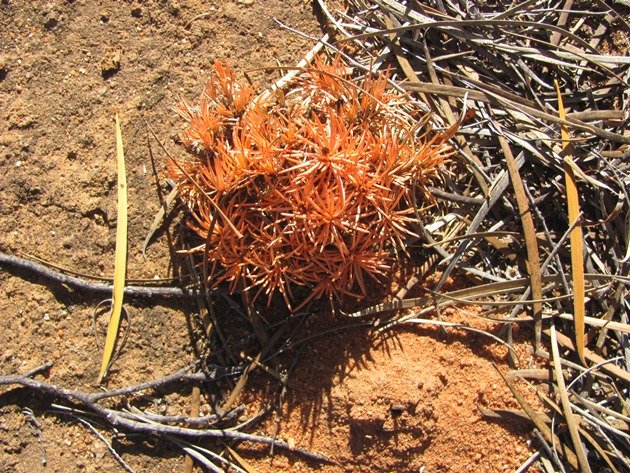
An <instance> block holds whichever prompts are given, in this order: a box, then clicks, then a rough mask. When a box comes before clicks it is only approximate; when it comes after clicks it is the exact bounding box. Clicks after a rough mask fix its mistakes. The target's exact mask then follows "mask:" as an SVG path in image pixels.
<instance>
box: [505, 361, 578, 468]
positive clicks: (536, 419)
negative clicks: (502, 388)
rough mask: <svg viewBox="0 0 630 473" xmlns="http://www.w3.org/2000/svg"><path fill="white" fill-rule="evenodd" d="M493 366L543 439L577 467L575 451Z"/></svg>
mask: <svg viewBox="0 0 630 473" xmlns="http://www.w3.org/2000/svg"><path fill="white" fill-rule="evenodd" d="M495 368H496V369H497V371H498V372H499V375H501V378H503V381H504V382H505V384H507V386H508V388H510V391H512V394H513V395H514V397H515V398H516V400H517V401H518V403H519V404H520V405H521V408H522V409H523V410H524V411H525V412H526V413H527V415H528V416H529V418H530V419H531V420H532V422H533V423H534V425H536V428H537V429H538V430H539V431H540V433H541V434H542V435H543V437H544V438H545V440H546V441H547V442H549V443H551V444H552V445H553V446H554V447H555V448H556V449H558V450H559V451H561V452H562V453H563V454H564V456H565V458H566V459H567V461H568V462H569V464H570V465H571V466H572V467H573V468H575V469H577V468H578V467H579V464H578V460H577V457H576V456H575V453H574V452H573V451H572V450H571V449H569V448H568V447H567V446H566V445H564V444H563V443H561V442H560V440H559V439H558V437H556V436H555V435H554V434H553V432H552V431H551V429H550V428H549V426H548V425H547V422H546V416H544V415H542V414H540V413H538V412H537V411H536V410H535V409H534V408H532V406H531V404H529V402H527V400H526V399H525V398H524V397H523V395H522V394H521V393H520V392H519V391H518V389H516V386H514V383H512V381H510V380H509V379H508V378H507V377H506V376H505V375H504V374H503V372H502V371H501V370H500V369H499V367H498V366H496V365H495Z"/></svg>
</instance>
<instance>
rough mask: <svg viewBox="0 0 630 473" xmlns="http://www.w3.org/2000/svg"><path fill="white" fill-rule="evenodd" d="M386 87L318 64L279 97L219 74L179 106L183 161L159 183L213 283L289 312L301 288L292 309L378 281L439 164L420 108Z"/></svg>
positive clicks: (338, 66) (437, 140)
mask: <svg viewBox="0 0 630 473" xmlns="http://www.w3.org/2000/svg"><path fill="white" fill-rule="evenodd" d="M387 85H388V78H387V76H386V75H381V76H379V77H378V78H370V77H368V78H365V79H363V80H362V81H361V82H360V83H359V84H357V83H355V82H353V81H351V80H350V79H349V74H348V72H347V69H346V67H345V66H344V64H343V63H342V62H341V61H340V60H338V59H335V60H333V61H332V62H326V61H324V60H316V61H315V64H314V66H313V67H312V68H309V69H305V70H304V71H303V72H302V73H301V74H299V75H298V76H297V77H296V78H295V79H293V80H292V81H291V83H290V84H289V86H288V87H287V88H286V89H285V90H284V91H283V92H282V93H279V92H276V94H275V96H274V95H273V94H262V95H260V96H259V97H258V98H255V97H254V93H255V89H254V88H253V87H250V86H248V85H245V84H243V83H239V82H238V81H236V80H235V77H234V74H233V72H232V70H231V69H230V68H228V67H226V66H224V65H222V64H221V63H220V62H217V63H216V64H215V66H214V71H213V74H212V77H211V78H210V80H209V81H208V83H207V85H206V89H205V91H204V93H203V95H202V97H201V101H200V103H199V104H198V105H194V106H193V105H190V104H188V103H186V102H182V103H181V104H180V106H179V111H180V113H181V115H182V116H183V117H184V118H185V120H186V121H187V127H186V129H185V131H184V132H183V133H182V142H183V144H184V145H185V146H186V148H187V150H188V151H189V152H190V154H191V156H192V159H190V160H187V161H184V162H177V163H175V162H172V163H171V164H170V166H169V174H170V177H171V178H173V179H175V180H176V181H177V182H178V188H179V193H180V196H181V197H182V199H183V200H184V201H185V202H186V204H187V206H188V208H189V210H190V213H191V215H192V219H191V220H190V222H189V225H190V226H191V228H192V229H194V230H195V231H196V232H197V233H198V234H199V235H200V236H202V237H203V238H204V239H206V244H205V245H203V246H202V247H199V250H205V251H207V252H208V261H211V262H212V271H211V274H212V276H211V277H212V281H211V282H212V283H213V284H215V285H216V284H219V283H221V282H222V281H229V282H230V283H231V284H230V290H231V291H236V290H247V291H252V293H253V295H254V297H253V299H255V298H257V297H259V296H260V294H261V293H264V294H266V295H267V296H268V301H269V302H270V301H271V298H272V296H273V294H275V293H280V294H282V296H283V297H284V299H285V301H286V303H287V305H288V306H289V307H291V306H292V303H293V302H295V300H296V298H295V296H294V292H295V288H297V287H304V288H307V289H310V294H308V295H307V296H306V297H304V300H302V301H301V305H300V306H302V305H304V304H305V303H307V302H308V301H310V300H312V299H316V298H320V297H322V296H326V297H328V298H329V299H330V300H331V301H333V299H336V300H338V301H339V300H341V297H342V296H343V295H347V296H351V297H353V298H359V297H361V296H365V295H366V293H367V288H366V280H367V278H378V276H379V275H383V274H385V272H386V271H387V270H388V269H389V267H390V263H391V253H392V250H395V249H397V248H402V245H403V239H405V238H406V237H408V236H411V235H413V231H412V225H413V223H414V221H416V218H417V216H416V214H415V213H416V212H417V206H418V203H422V202H424V203H425V204H426V203H427V202H429V199H430V197H429V195H428V192H427V191H426V187H425V186H426V183H427V181H428V180H429V179H430V178H431V177H433V176H434V174H435V172H436V168H437V166H438V165H439V164H440V163H442V162H443V160H444V158H445V157H446V155H447V153H448V147H447V145H446V144H445V137H444V136H437V135H436V136H434V137H433V138H432V139H430V140H429V138H428V131H426V130H425V129H424V128H425V125H426V123H427V119H426V117H425V116H424V114H423V113H421V110H420V108H419V107H418V106H417V104H415V103H414V102H413V101H411V100H410V99H409V98H408V97H407V96H405V95H402V94H399V93H395V92H392V91H390V90H388V88H387ZM421 205H422V204H421Z"/></svg>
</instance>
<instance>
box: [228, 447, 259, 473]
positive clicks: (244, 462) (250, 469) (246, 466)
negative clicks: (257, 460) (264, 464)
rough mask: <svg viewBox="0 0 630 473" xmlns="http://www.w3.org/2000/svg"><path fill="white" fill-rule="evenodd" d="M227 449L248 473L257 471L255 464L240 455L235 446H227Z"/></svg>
mask: <svg viewBox="0 0 630 473" xmlns="http://www.w3.org/2000/svg"><path fill="white" fill-rule="evenodd" d="M227 450H228V452H230V455H232V456H233V457H234V460H236V461H237V462H238V463H239V464H240V465H241V466H242V467H243V469H244V470H245V471H246V472H247V473H256V472H257V470H256V469H255V468H254V467H253V466H251V465H250V464H249V463H248V462H247V460H245V459H244V458H243V457H242V456H240V455H239V454H238V453H237V452H236V451H235V450H234V449H233V448H230V447H227Z"/></svg>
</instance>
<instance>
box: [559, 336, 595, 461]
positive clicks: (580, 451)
mask: <svg viewBox="0 0 630 473" xmlns="http://www.w3.org/2000/svg"><path fill="white" fill-rule="evenodd" d="M550 334H551V354H552V356H553V369H554V373H555V375H556V384H557V385H558V392H559V395H560V401H561V403H562V410H563V412H564V420H565V422H566V423H567V426H568V428H569V434H570V435H571V440H572V441H573V446H574V447H575V452H576V454H577V459H578V462H579V463H580V471H582V473H590V471H591V467H590V466H589V463H588V459H587V458H586V452H585V451H584V445H582V439H581V438H580V433H579V431H578V426H577V424H576V422H575V417H574V416H573V410H572V409H571V403H570V402H569V395H568V394H567V389H566V386H565V384H564V375H563V374H562V366H561V365H560V353H559V351H558V343H557V340H556V328H555V326H554V325H553V324H551V330H550Z"/></svg>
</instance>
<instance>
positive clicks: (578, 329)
mask: <svg viewBox="0 0 630 473" xmlns="http://www.w3.org/2000/svg"><path fill="white" fill-rule="evenodd" d="M556 90H557V93H558V112H559V115H560V118H562V119H563V120H564V118H565V113H564V104H563V101H562V94H561V93H560V86H559V85H558V82H557V81H556ZM561 133H562V149H563V151H564V177H565V185H566V192H567V205H568V212H569V224H572V223H573V222H575V221H576V220H577V219H578V218H579V215H580V200H579V195H578V189H577V184H576V181H575V173H574V171H573V166H572V164H574V163H573V157H572V154H573V153H572V146H571V143H570V142H569V138H570V137H569V132H568V130H567V128H566V127H565V126H564V125H563V126H562V127H561ZM570 241H571V270H572V273H573V294H574V299H573V310H574V317H575V318H574V324H575V341H576V345H577V352H578V356H579V357H580V360H582V363H584V364H586V360H585V359H584V315H585V314H584V303H585V302H584V257H583V252H584V244H583V236H582V227H581V225H580V224H579V223H577V224H576V225H575V226H574V227H573V230H571V235H570Z"/></svg>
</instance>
